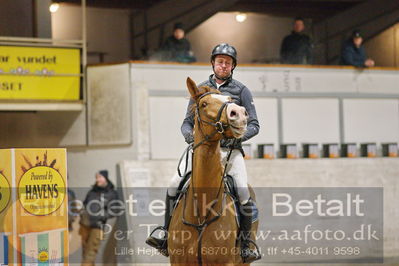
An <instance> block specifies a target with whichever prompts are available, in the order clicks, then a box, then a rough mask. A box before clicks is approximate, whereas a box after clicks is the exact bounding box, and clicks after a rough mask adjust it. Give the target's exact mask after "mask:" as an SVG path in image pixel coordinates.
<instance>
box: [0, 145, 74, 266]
mask: <svg viewBox="0 0 399 266" xmlns="http://www.w3.org/2000/svg"><path fill="white" fill-rule="evenodd" d="M0 159H1V161H0V162H5V164H2V165H0V170H1V172H2V174H1V175H0V177H1V178H2V179H1V180H2V181H1V180H0V181H1V182H0V184H1V186H2V190H1V192H3V191H4V192H6V188H7V182H4V178H3V177H5V176H9V175H11V178H9V179H8V183H10V184H11V185H12V181H14V184H15V187H13V189H12V194H13V195H12V196H11V199H12V200H11V201H10V200H8V202H9V204H8V207H7V208H6V209H5V211H4V214H3V217H2V216H1V215H0V218H1V219H2V220H3V222H4V223H3V225H4V226H3V227H2V228H1V230H0V235H1V234H2V236H4V237H6V239H7V241H6V242H7V245H6V246H5V245H3V246H1V247H0V264H1V263H2V262H1V260H3V261H6V260H7V262H8V263H6V264H9V265H27V264H31V263H32V265H33V264H34V265H38V264H40V263H44V264H46V265H48V264H54V265H67V264H68V252H69V251H68V198H67V180H66V176H67V172H66V150H65V149H12V150H0ZM11 169H13V170H12V171H11ZM5 199H6V200H7V198H5ZM6 200H5V201H4V202H1V203H5V202H6ZM2 205H4V204H2ZM0 214H1V212H0ZM6 254H7V255H8V256H6Z"/></svg>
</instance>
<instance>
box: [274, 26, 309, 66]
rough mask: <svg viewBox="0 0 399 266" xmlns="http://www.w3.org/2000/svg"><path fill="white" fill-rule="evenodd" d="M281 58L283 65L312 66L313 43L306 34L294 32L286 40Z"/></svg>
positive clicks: (282, 45) (283, 43)
mask: <svg viewBox="0 0 399 266" xmlns="http://www.w3.org/2000/svg"><path fill="white" fill-rule="evenodd" d="M280 57H281V63H283V64H311V63H312V41H311V39H310V37H309V36H308V35H306V34H304V33H297V32H294V31H293V32H292V33H291V34H290V35H288V36H286V37H285V38H284V40H283V42H282V44H281V49H280Z"/></svg>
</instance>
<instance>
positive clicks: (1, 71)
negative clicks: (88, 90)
mask: <svg viewBox="0 0 399 266" xmlns="http://www.w3.org/2000/svg"><path fill="white" fill-rule="evenodd" d="M79 98H80V50H79V49H76V48H48V47H19V46H0V100H55V101H62V100H66V101H71V100H79Z"/></svg>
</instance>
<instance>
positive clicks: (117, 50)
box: [51, 4, 130, 63]
mask: <svg viewBox="0 0 399 266" xmlns="http://www.w3.org/2000/svg"><path fill="white" fill-rule="evenodd" d="M51 20H52V35H53V38H55V39H72V40H80V39H82V12H81V8H80V7H79V6H75V5H66V4H61V5H60V8H59V9H58V11H57V12H55V13H52V19H51ZM87 41H88V51H89V52H105V53H107V54H106V55H105V61H106V62H121V61H127V60H128V59H129V57H130V33H129V11H128V10H122V9H105V8H91V7H89V8H87ZM91 62H92V63H97V62H98V59H97V58H96V57H95V56H90V57H89V63H91Z"/></svg>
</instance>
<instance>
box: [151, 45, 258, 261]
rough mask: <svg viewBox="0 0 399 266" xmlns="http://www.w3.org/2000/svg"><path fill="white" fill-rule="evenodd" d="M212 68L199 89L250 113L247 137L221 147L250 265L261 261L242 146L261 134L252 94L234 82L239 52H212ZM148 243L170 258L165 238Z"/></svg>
mask: <svg viewBox="0 0 399 266" xmlns="http://www.w3.org/2000/svg"><path fill="white" fill-rule="evenodd" d="M211 64H212V70H213V74H212V75H210V77H209V79H208V80H206V81H204V82H202V83H201V84H199V85H198V87H200V86H209V87H211V88H215V89H218V90H219V91H220V92H221V93H222V94H223V95H228V96H230V97H231V98H232V99H233V101H234V102H235V103H236V104H238V105H240V106H244V107H245V109H246V111H247V113H248V122H247V131H246V133H245V135H244V136H243V137H242V138H241V139H238V140H235V139H222V140H221V142H220V146H221V154H222V158H223V159H224V160H226V157H227V154H228V153H229V151H230V149H232V153H231V155H230V159H229V165H228V167H227V174H228V175H230V176H232V177H233V179H234V181H235V183H236V186H237V193H238V197H239V202H240V204H241V206H240V208H239V210H240V211H241V218H240V236H241V256H242V258H243V261H244V262H251V261H254V260H256V259H259V258H260V257H259V254H258V253H257V251H256V250H253V249H251V248H250V232H251V225H252V212H248V210H252V208H253V205H254V203H253V201H252V199H251V198H250V194H249V190H248V184H247V171H246V168H245V162H244V157H243V153H244V151H243V149H242V145H241V143H242V142H243V141H246V140H248V139H250V138H252V137H253V136H255V135H256V134H258V132H259V122H258V118H257V115H256V110H255V105H254V102H253V98H252V94H251V92H250V91H249V89H248V88H247V87H246V86H245V85H243V84H242V83H240V82H239V81H237V80H235V79H233V78H232V76H233V70H234V69H235V67H236V66H237V51H236V49H235V48H234V47H233V46H231V45H229V44H227V43H222V44H219V45H217V46H216V47H215V48H214V49H213V50H212V55H211ZM193 103H195V102H194V100H193V99H190V101H189V104H188V107H187V112H186V117H185V119H184V121H183V124H182V126H181V131H182V134H183V136H184V138H185V140H186V142H187V143H188V144H191V143H193V142H194V136H193V128H194V113H193V112H192V111H191V110H192V109H191V108H190V106H191V105H192V104H193ZM188 168H189V170H191V166H188ZM181 180H182V178H181V177H180V176H179V175H178V174H175V176H174V177H173V178H172V180H171V182H170V185H169V188H168V191H167V194H166V212H165V225H164V227H163V228H161V229H162V230H165V231H167V229H168V227H169V223H170V219H171V209H172V208H173V203H174V201H175V200H176V198H177V187H178V186H179V183H180V181H181ZM171 203H172V204H171ZM165 235H166V234H165ZM146 242H147V243H148V244H149V245H151V246H153V247H155V248H157V249H159V250H160V251H161V252H162V253H163V254H167V238H166V237H164V238H161V239H159V238H155V237H153V236H152V235H150V236H149V237H148V238H147V241H146Z"/></svg>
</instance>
